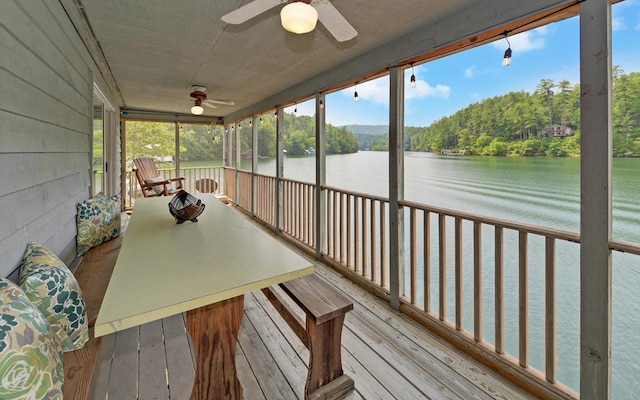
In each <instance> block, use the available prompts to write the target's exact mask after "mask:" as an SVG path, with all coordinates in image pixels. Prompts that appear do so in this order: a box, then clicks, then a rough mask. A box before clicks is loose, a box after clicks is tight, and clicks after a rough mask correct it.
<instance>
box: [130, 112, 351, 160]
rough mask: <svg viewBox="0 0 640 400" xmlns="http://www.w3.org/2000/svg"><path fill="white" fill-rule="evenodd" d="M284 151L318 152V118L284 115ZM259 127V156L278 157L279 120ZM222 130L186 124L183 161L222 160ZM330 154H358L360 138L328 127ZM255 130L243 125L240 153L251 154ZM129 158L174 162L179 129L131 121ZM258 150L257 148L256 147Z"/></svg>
mask: <svg viewBox="0 0 640 400" xmlns="http://www.w3.org/2000/svg"><path fill="white" fill-rule="evenodd" d="M284 118H285V121H284V137H283V139H284V148H285V149H286V150H287V154H289V155H303V154H309V153H312V152H313V151H314V150H315V132H316V131H315V118H314V117H310V116H296V115H295V114H287V113H285V114H284ZM260 121H261V122H259V124H258V146H257V151H258V155H259V156H261V157H275V154H276V119H275V117H274V116H273V115H264V116H262V118H261V120H260ZM222 129H223V128H222V127H217V128H216V129H214V131H213V132H211V128H210V127H209V126H208V125H196V124H183V125H181V128H180V160H182V161H185V162H199V161H211V160H222V151H223V149H222V142H223V141H222ZM325 130H326V151H327V154H344V153H355V152H357V151H358V140H357V139H356V136H355V135H354V134H353V133H352V132H351V131H349V130H348V129H347V128H345V127H340V128H338V127H335V126H333V125H331V124H327V125H326V127H325ZM251 131H252V129H251V127H250V126H248V121H245V123H242V124H241V125H240V143H241V149H240V152H241V154H243V155H247V156H248V155H249V154H250V152H251V148H252V146H251ZM126 132H127V138H126V142H127V159H128V160H132V159H134V158H138V157H153V158H156V159H157V160H163V159H166V158H167V157H168V156H169V157H170V158H171V159H172V157H171V156H172V155H173V154H174V152H175V127H174V124H173V123H166V122H146V121H144V122H143V121H128V122H127V131H126ZM254 147H255V146H254Z"/></svg>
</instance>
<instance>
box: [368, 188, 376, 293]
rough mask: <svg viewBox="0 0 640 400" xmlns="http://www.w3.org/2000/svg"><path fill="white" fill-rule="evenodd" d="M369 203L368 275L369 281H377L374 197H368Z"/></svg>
mask: <svg viewBox="0 0 640 400" xmlns="http://www.w3.org/2000/svg"><path fill="white" fill-rule="evenodd" d="M369 203H370V209H369V211H370V213H371V216H370V217H369V220H370V221H371V251H370V262H369V265H370V273H369V274H370V276H371V281H372V282H377V281H378V273H377V270H378V269H377V268H376V265H377V263H376V240H377V238H376V202H375V200H374V199H370V200H369Z"/></svg>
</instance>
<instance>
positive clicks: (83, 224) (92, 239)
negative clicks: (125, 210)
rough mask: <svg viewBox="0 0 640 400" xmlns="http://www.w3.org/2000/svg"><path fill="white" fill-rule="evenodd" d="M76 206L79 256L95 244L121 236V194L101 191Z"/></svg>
mask: <svg viewBox="0 0 640 400" xmlns="http://www.w3.org/2000/svg"><path fill="white" fill-rule="evenodd" d="M76 206H77V210H78V215H77V217H76V222H77V225H78V236H77V252H78V255H79V256H81V255H83V254H84V253H86V252H87V251H89V249H90V248H92V247H94V246H97V245H99V244H101V243H104V242H106V241H108V240H111V239H113V238H115V237H118V236H120V196H112V197H107V196H105V195H104V194H102V193H99V194H97V195H96V196H95V197H93V198H91V199H89V200H86V201H83V202H81V203H78V204H77V205H76Z"/></svg>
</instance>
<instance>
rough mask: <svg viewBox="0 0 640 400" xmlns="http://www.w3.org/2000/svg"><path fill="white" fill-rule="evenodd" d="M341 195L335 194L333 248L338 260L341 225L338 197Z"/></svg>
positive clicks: (335, 192)
mask: <svg viewBox="0 0 640 400" xmlns="http://www.w3.org/2000/svg"><path fill="white" fill-rule="evenodd" d="M339 195H340V193H338V191H334V192H333V232H332V235H333V240H332V242H333V243H332V248H333V257H334V258H336V256H337V255H338V231H339V226H340V223H339V221H338V209H339V207H338V196H339Z"/></svg>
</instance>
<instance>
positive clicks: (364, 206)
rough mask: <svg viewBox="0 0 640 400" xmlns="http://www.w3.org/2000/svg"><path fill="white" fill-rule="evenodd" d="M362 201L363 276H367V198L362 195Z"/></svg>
mask: <svg viewBox="0 0 640 400" xmlns="http://www.w3.org/2000/svg"><path fill="white" fill-rule="evenodd" d="M360 199H361V200H360V201H361V202H362V270H361V273H362V276H367V268H366V267H367V244H368V243H369V241H368V240H367V233H368V232H367V199H365V198H364V197H360Z"/></svg>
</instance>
